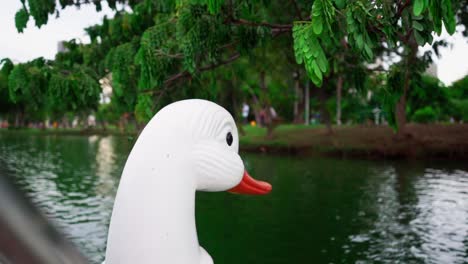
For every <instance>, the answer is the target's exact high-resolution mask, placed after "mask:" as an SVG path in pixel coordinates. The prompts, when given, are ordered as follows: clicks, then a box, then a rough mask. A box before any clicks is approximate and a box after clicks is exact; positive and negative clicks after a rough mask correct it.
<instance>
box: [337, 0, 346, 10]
mask: <svg viewBox="0 0 468 264" xmlns="http://www.w3.org/2000/svg"><path fill="white" fill-rule="evenodd" d="M335 4H336V6H337V7H338V8H339V9H343V8H344V7H345V1H344V0H335Z"/></svg>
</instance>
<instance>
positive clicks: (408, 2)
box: [395, 0, 411, 20]
mask: <svg viewBox="0 0 468 264" xmlns="http://www.w3.org/2000/svg"><path fill="white" fill-rule="evenodd" d="M410 4H411V0H406V1H405V3H404V4H403V5H402V4H401V2H400V3H399V4H398V10H397V13H396V16H395V18H396V19H397V20H398V18H400V17H401V13H403V11H404V10H405V9H406V8H407V7H408V6H409V5H410Z"/></svg>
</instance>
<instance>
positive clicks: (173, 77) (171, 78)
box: [142, 52, 240, 97]
mask: <svg viewBox="0 0 468 264" xmlns="http://www.w3.org/2000/svg"><path fill="white" fill-rule="evenodd" d="M239 57H240V53H238V52H237V53H235V54H233V55H232V56H231V57H229V58H228V59H226V60H223V61H220V62H218V63H212V64H210V65H206V66H203V67H200V68H198V69H197V72H198V73H200V72H204V71H209V70H212V69H215V68H218V67H220V66H223V65H226V64H229V63H232V62H234V61H235V60H237V59H238V58H239ZM191 77H192V74H191V73H190V72H188V71H183V72H179V73H177V74H174V75H171V76H169V78H167V79H166V80H165V81H164V82H163V85H162V86H163V88H162V89H160V90H155V89H154V88H153V89H149V90H145V91H142V93H145V94H159V97H160V96H161V94H164V93H165V92H167V91H168V90H169V89H170V88H171V87H172V84H174V83H175V82H176V81H178V80H182V79H184V78H191Z"/></svg>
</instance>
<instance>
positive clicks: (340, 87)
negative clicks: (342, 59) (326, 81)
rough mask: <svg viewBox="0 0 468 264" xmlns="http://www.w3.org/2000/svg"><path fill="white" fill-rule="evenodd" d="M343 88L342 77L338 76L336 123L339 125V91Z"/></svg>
mask: <svg viewBox="0 0 468 264" xmlns="http://www.w3.org/2000/svg"><path fill="white" fill-rule="evenodd" d="M342 90H343V77H342V76H341V75H340V76H338V81H337V83H336V124H337V125H338V126H340V125H341V91H342Z"/></svg>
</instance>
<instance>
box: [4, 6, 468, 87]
mask: <svg viewBox="0 0 468 264" xmlns="http://www.w3.org/2000/svg"><path fill="white" fill-rule="evenodd" d="M20 7H21V2H20V0H6V1H5V3H2V8H1V9H0V59H1V58H10V59H12V60H13V61H14V62H26V61H28V60H32V59H34V58H37V57H41V56H42V57H44V58H47V59H53V58H54V57H55V54H56V53H57V44H58V42H59V41H62V40H69V39H72V38H77V39H79V40H81V41H82V42H83V43H88V42H89V38H88V37H87V36H86V34H85V31H84V28H86V27H88V26H91V25H95V24H99V23H100V22H101V21H102V18H103V17H104V15H107V16H108V17H111V16H112V15H113V11H112V10H110V9H109V7H108V6H107V4H103V10H102V11H101V12H96V10H95V8H94V5H83V6H82V7H81V8H80V9H77V8H76V7H67V8H66V9H65V10H62V11H61V12H60V17H59V18H55V16H50V17H49V22H48V23H47V24H46V25H44V26H42V27H41V28H37V27H36V26H35V25H34V22H33V21H32V19H30V21H29V22H28V27H27V28H26V29H25V30H24V33H18V32H17V31H16V27H15V19H14V17H15V13H16V11H18V9H19V8H20ZM441 37H442V38H445V39H447V40H448V41H449V43H451V46H450V47H449V48H445V49H443V50H442V52H441V54H442V56H441V58H440V59H438V58H435V63H436V64H437V69H438V77H439V79H441V80H442V82H444V83H445V84H446V85H450V84H451V83H452V82H453V81H456V80H458V79H460V78H462V77H464V76H465V75H466V74H468V39H464V38H463V37H462V36H461V34H460V33H456V34H454V35H453V36H449V35H448V34H447V33H446V32H444V33H443V34H442V35H441ZM436 39H438V38H436ZM427 49H430V47H429V46H428V45H426V46H425V47H424V48H422V49H421V50H427Z"/></svg>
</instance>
